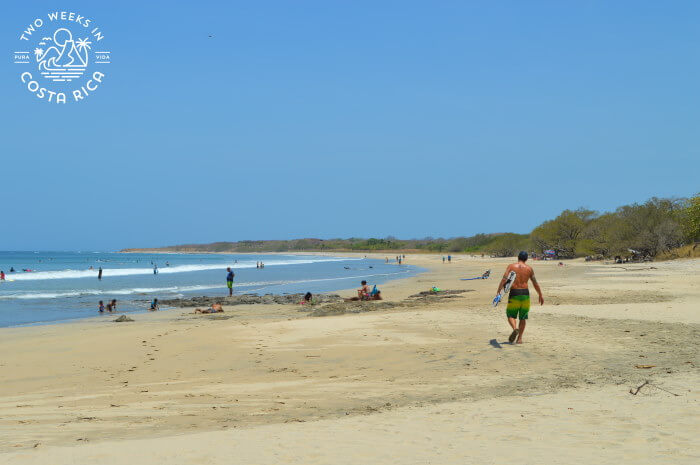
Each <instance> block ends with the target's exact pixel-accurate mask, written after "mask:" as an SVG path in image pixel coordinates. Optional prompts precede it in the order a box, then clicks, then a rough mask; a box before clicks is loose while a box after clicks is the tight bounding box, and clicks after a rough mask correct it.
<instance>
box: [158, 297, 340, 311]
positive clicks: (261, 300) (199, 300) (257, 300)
mask: <svg viewBox="0 0 700 465" xmlns="http://www.w3.org/2000/svg"><path fill="white" fill-rule="evenodd" d="M302 300H304V294H284V295H275V294H265V295H255V294H242V295H234V296H232V297H206V296H201V297H192V298H189V299H163V300H159V302H160V304H161V305H166V306H168V307H204V308H209V307H211V306H212V305H213V304H221V305H255V304H268V305H269V304H282V305H289V304H298V303H299V302H301V301H302ZM342 300H343V299H342V298H341V297H340V296H339V295H337V294H316V295H314V298H313V301H314V304H317V303H328V302H339V301H342Z"/></svg>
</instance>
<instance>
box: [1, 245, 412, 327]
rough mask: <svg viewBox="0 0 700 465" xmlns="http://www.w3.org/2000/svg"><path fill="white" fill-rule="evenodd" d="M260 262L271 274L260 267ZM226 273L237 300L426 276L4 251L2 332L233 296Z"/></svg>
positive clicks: (281, 261)
mask: <svg viewBox="0 0 700 465" xmlns="http://www.w3.org/2000/svg"><path fill="white" fill-rule="evenodd" d="M259 261H262V262H264V263H265V268H263V269H257V268H256V262H259ZM154 265H155V266H157V267H158V274H154V273H153V268H154ZM227 266H231V267H232V268H233V270H234V271H235V273H236V279H235V293H236V294H242V293H252V294H266V293H274V294H283V293H296V292H307V291H310V292H312V293H319V292H329V291H333V290H336V289H345V288H349V287H359V282H360V280H362V279H366V280H367V281H369V282H370V283H371V284H382V283H384V282H386V281H388V280H391V279H398V278H403V277H408V276H411V275H415V274H416V273H418V272H419V271H420V270H419V269H418V268H416V267H411V266H406V265H401V266H397V265H395V264H393V263H389V264H386V263H384V260H372V259H363V258H342V257H326V256H315V255H306V256H302V255H235V254H231V255H228V254H227V255H219V254H120V253H106V252H0V270H3V271H4V272H5V274H6V280H5V282H0V327H3V326H16V325H25V324H34V323H51V322H56V321H63V320H71V319H76V318H85V317H92V316H98V315H99V314H98V312H97V303H98V301H99V300H103V301H105V303H106V302H107V301H109V300H111V299H117V301H118V310H119V312H138V311H145V310H146V308H147V306H148V302H149V301H150V300H151V299H152V298H154V297H158V298H161V299H163V298H173V297H185V296H195V295H207V296H217V295H221V296H223V295H227V293H228V290H227V289H226V267H227ZM91 267H92V269H91ZM100 267H102V269H103V276H102V280H98V279H97V273H98V271H97V270H98V269H99V268H100ZM11 268H14V269H15V272H14V273H11V272H10V269H11ZM23 270H31V271H23ZM105 317H109V315H107V316H105Z"/></svg>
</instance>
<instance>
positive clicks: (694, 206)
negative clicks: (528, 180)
mask: <svg viewBox="0 0 700 465" xmlns="http://www.w3.org/2000/svg"><path fill="white" fill-rule="evenodd" d="M697 241H700V194H698V195H695V196H694V197H691V198H670V199H669V198H665V199H664V198H656V197H654V198H651V199H649V200H647V201H646V202H644V203H642V204H637V203H634V204H631V205H623V206H621V207H619V208H617V209H616V210H615V211H613V212H597V211H593V210H588V209H585V208H579V209H577V210H564V211H563V212H562V213H561V214H559V216H557V217H556V218H554V219H551V220H548V221H545V222H544V223H542V224H541V225H539V226H537V227H536V228H535V229H533V230H532V232H530V233H529V234H516V233H491V234H476V235H474V236H469V237H454V238H449V239H443V238H433V237H426V238H424V239H397V238H395V237H392V236H389V237H386V238H383V239H377V238H369V239H363V238H349V239H325V240H324V239H310V238H308V239H292V240H266V241H238V242H215V243H212V244H188V245H179V246H172V247H163V248H160V249H149V250H157V251H176V252H232V253H235V252H251V253H264V252H305V251H308V252H323V251H328V252H336V251H349V252H380V251H382V252H383V251H386V252H391V251H399V250H401V251H415V252H432V253H445V254H447V253H474V254H488V255H492V256H498V257H509V256H513V255H517V253H518V251H520V250H529V251H531V252H535V253H543V252H544V251H545V250H553V251H554V252H555V253H556V255H557V256H558V257H561V258H574V257H583V256H597V257H614V256H618V255H619V256H629V255H636V256H639V257H656V256H659V255H664V254H667V256H672V254H671V255H668V254H669V253H670V252H672V251H674V250H678V249H679V248H681V247H684V246H686V247H687V246H690V247H693V248H694V247H695V243H696V242H697ZM699 249H700V248H699ZM141 250H143V249H126V250H125V251H141ZM693 250H694V249H693Z"/></svg>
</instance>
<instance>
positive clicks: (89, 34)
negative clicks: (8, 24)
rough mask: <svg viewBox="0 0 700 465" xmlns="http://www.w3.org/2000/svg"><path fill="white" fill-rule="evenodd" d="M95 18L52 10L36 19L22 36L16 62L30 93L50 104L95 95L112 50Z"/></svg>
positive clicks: (75, 100) (104, 76)
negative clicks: (106, 45)
mask: <svg viewBox="0 0 700 465" xmlns="http://www.w3.org/2000/svg"><path fill="white" fill-rule="evenodd" d="M104 39H105V36H104V34H103V32H102V31H101V30H100V28H99V27H97V26H96V25H95V24H93V21H92V19H90V18H87V17H85V16H82V15H80V14H78V13H74V12H68V11H53V12H50V13H48V14H47V15H46V17H39V18H36V19H34V21H32V22H31V23H30V24H29V25H28V26H27V27H26V28H25V29H24V30H22V31H21V33H20V36H19V46H18V48H17V50H16V51H14V52H13V54H12V58H13V62H14V63H15V64H16V65H17V66H18V67H21V71H20V75H19V78H20V81H21V83H22V86H24V87H25V88H26V89H27V90H28V91H29V92H31V93H33V94H34V95H35V96H36V97H37V98H40V99H42V100H44V101H46V102H50V103H64V104H65V103H67V102H79V101H81V100H85V99H86V98H87V97H88V96H90V95H92V93H93V92H95V91H96V90H97V89H98V88H99V87H100V85H101V84H102V83H103V82H104V80H105V78H106V76H107V69H108V68H109V65H110V63H112V53H111V52H110V51H109V49H107V48H106V47H105V45H104V43H103V41H104Z"/></svg>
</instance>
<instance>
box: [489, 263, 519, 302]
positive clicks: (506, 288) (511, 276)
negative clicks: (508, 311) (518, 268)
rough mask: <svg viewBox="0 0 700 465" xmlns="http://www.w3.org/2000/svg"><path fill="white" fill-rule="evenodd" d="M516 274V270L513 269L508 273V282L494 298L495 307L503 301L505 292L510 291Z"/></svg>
mask: <svg viewBox="0 0 700 465" xmlns="http://www.w3.org/2000/svg"><path fill="white" fill-rule="evenodd" d="M515 276H516V275H515V271H511V272H510V273H508V277H507V278H506V283H505V284H504V285H503V289H501V292H499V293H498V294H497V295H496V297H494V299H493V306H494V307H496V306H497V305H498V304H499V303H500V302H501V299H502V298H503V295H504V294H507V293H508V292H510V287H511V286H512V285H513V283H514V282H515Z"/></svg>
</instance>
